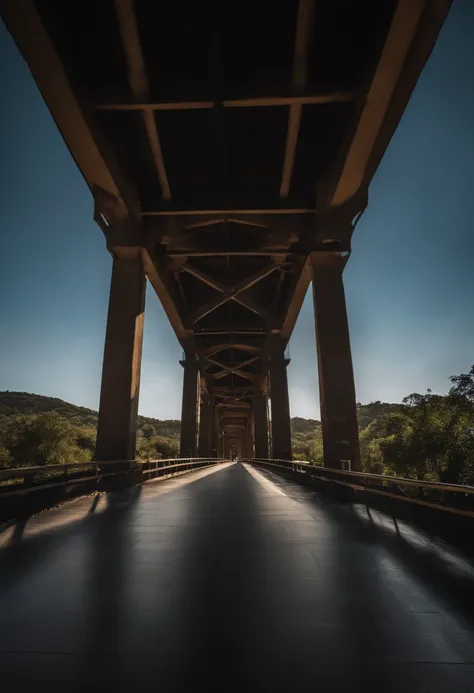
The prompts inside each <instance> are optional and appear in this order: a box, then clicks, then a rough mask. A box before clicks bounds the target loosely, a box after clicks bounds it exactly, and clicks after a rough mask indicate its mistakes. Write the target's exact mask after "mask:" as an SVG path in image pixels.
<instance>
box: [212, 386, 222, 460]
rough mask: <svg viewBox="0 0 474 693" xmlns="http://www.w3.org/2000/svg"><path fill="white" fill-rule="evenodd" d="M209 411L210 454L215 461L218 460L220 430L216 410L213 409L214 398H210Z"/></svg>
mask: <svg viewBox="0 0 474 693" xmlns="http://www.w3.org/2000/svg"><path fill="white" fill-rule="evenodd" d="M211 409H212V422H211V452H212V457H214V458H215V459H218V458H219V437H220V430H219V422H218V420H217V409H216V407H215V403H214V398H212V401H211Z"/></svg>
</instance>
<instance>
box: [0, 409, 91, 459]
mask: <svg viewBox="0 0 474 693" xmlns="http://www.w3.org/2000/svg"><path fill="white" fill-rule="evenodd" d="M4 444H5V446H6V447H7V448H8V450H9V452H10V454H11V456H12V458H13V460H14V462H15V463H16V464H19V465H38V466H41V465H46V464H66V463H67V462H78V461H87V456H86V459H85V457H84V455H83V454H81V453H80V452H79V449H78V448H77V446H76V445H75V429H74V427H73V426H72V425H71V424H70V423H69V421H68V420H67V419H64V418H63V417H61V416H60V415H59V414H58V413H57V412H41V413H40V414H33V415H23V414H18V415H15V416H13V417H11V419H10V423H9V425H8V426H7V429H6V432H5V435H4Z"/></svg>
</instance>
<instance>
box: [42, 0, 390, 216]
mask: <svg viewBox="0 0 474 693" xmlns="http://www.w3.org/2000/svg"><path fill="white" fill-rule="evenodd" d="M395 4H396V3H395V0H385V1H384V2H380V1H379V0H360V1H358V2H353V3H348V2H346V0H318V2H312V1H311V0H302V1H301V2H300V3H299V2H298V1H297V0H292V1H290V2H282V3H276V2H273V0H265V1H262V2H254V1H251V0H245V1H242V0H229V2H226V3H216V2H213V1H211V0H207V1H206V0H203V2H200V3H195V4H193V5H189V4H186V6H185V7H183V6H182V5H181V4H180V3H158V2H149V1H148V0H136V1H135V2H130V1H129V0H116V1H115V2H114V0H101V2H99V3H98V2H96V0H83V1H82V2H80V3H66V2H63V1H62V0H38V2H37V7H38V8H39V11H40V14H41V16H42V18H43V21H44V22H45V25H46V27H47V29H48V32H49V34H50V35H51V37H52V38H53V41H54V43H55V45H56V47H57V50H58V52H59V54H60V56H61V59H62V62H63V64H64V66H65V68H66V71H67V73H68V75H69V77H70V79H71V82H72V83H73V85H74V88H75V89H77V91H78V92H79V93H80V94H81V95H82V96H83V98H85V99H87V101H88V102H90V103H91V104H92V106H93V107H94V106H95V107H99V110H98V111H97V118H98V119H99V121H100V123H101V124H102V126H103V129H104V130H105V131H106V132H107V133H108V135H109V138H110V139H111V140H112V142H113V145H114V147H115V149H116V151H117V154H118V156H119V158H120V161H121V163H122V165H123V167H124V169H126V170H127V171H128V172H130V173H131V175H132V177H133V178H134V179H135V180H136V182H137V184H138V188H139V191H140V201H141V207H142V210H143V211H145V212H157V211H162V212H165V211H168V210H200V209H234V208H235V209H247V208H252V209H253V208H255V209H267V208H269V209H280V208H286V209H292V208H310V209H313V208H314V207H315V206H316V201H317V200H316V187H317V186H316V183H317V180H318V179H319V177H320V176H321V175H323V174H324V173H325V171H326V169H327V166H328V163H329V162H330V161H331V160H332V159H334V157H335V156H336V153H337V151H338V148H339V147H340V144H341V139H342V136H343V134H344V133H345V132H346V131H347V130H348V129H350V128H351V127H352V126H353V125H354V118H355V112H356V103H357V102H358V100H359V99H360V97H361V95H362V94H363V93H364V92H365V91H366V89H367V86H368V83H369V81H370V78H371V76H372V74H373V72H374V70H375V67H376V65H377V60H378V57H379V55H380V50H381V48H382V46H383V44H384V41H385V38H386V36H387V32H388V29H389V27H390V21H391V19H392V16H393V11H394V7H395ZM301 8H303V10H302V9H301ZM305 8H306V9H305ZM124 27H125V28H124ZM295 99H296V100H295ZM298 99H299V101H298ZM314 99H316V100H318V99H319V102H318V103H314V102H313V101H314ZM312 100H313V101H312ZM100 107H102V108H104V107H107V108H110V110H102V109H101V108H100ZM128 109H132V110H131V111H130V110H128ZM124 110H125V113H124ZM144 113H146V114H147V115H146V116H145V117H144ZM150 132H152V134H151V135H150ZM157 159H159V160H160V161H159V163H157ZM293 164H294V172H293ZM160 168H161V169H162V170H161V172H160V170H159V169H160ZM285 178H286V180H285ZM160 179H161V180H160ZM163 179H167V180H166V182H165V183H163Z"/></svg>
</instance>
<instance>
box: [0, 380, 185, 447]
mask: <svg viewBox="0 0 474 693" xmlns="http://www.w3.org/2000/svg"><path fill="white" fill-rule="evenodd" d="M47 411H54V412H56V413H57V414H59V415H60V416H62V417H63V418H65V419H68V420H69V421H71V422H72V423H74V424H76V425H78V426H81V425H84V426H94V427H97V419H98V413H97V412H96V411H94V410H93V409H87V407H80V406H78V405H77V404H70V403H69V402H64V400H62V399H58V398H57V397H46V396H44V395H35V394H32V393H29V392H9V391H8V390H7V391H4V392H0V417H1V416H2V415H3V416H9V415H12V414H40V413H42V412H47ZM147 425H151V426H153V427H154V428H155V429H156V432H157V434H158V433H161V434H162V435H176V436H179V432H180V429H181V422H180V421H178V420H176V419H168V420H164V421H161V420H160V419H153V418H151V417H147V416H139V417H138V427H139V429H141V428H143V427H146V426H147Z"/></svg>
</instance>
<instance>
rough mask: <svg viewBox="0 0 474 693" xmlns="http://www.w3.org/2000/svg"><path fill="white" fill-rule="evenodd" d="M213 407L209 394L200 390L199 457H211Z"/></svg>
mask: <svg viewBox="0 0 474 693" xmlns="http://www.w3.org/2000/svg"><path fill="white" fill-rule="evenodd" d="M213 415H214V408H213V407H212V402H211V398H210V396H209V394H208V393H207V392H201V404H200V408H199V457H212V428H213V422H214V421H213Z"/></svg>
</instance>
